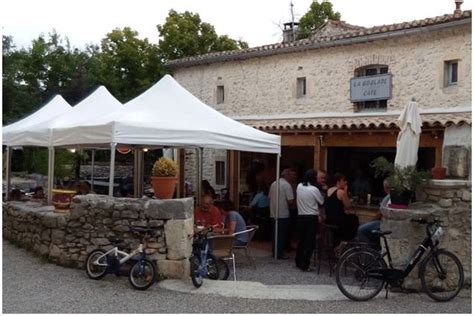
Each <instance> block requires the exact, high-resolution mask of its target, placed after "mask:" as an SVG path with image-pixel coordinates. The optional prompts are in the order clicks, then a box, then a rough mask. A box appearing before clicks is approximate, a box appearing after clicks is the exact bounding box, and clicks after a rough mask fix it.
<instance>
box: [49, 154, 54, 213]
mask: <svg viewBox="0 0 474 316" xmlns="http://www.w3.org/2000/svg"><path fill="white" fill-rule="evenodd" d="M54 154H55V151H54V147H48V205H51V204H53V187H54Z"/></svg>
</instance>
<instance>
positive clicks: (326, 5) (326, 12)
mask: <svg viewBox="0 0 474 316" xmlns="http://www.w3.org/2000/svg"><path fill="white" fill-rule="evenodd" d="M340 19H341V14H340V13H339V12H334V11H333V9H332V3H331V2H329V1H325V0H323V1H322V2H321V3H319V2H318V1H313V2H312V3H311V6H310V7H309V11H308V12H306V13H305V15H303V16H302V17H301V19H300V21H299V23H300V24H299V26H298V39H302V38H307V37H309V36H310V35H311V31H312V30H314V29H317V28H319V27H320V26H322V25H323V24H324V23H326V22H327V21H328V20H335V21H339V20H340Z"/></svg>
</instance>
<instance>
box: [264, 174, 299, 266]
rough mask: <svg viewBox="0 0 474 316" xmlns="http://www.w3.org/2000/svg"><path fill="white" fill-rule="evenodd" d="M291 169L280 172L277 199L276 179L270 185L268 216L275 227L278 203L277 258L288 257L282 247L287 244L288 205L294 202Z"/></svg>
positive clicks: (273, 247)
mask: <svg viewBox="0 0 474 316" xmlns="http://www.w3.org/2000/svg"><path fill="white" fill-rule="evenodd" d="M291 177H292V175H291V169H289V168H287V169H284V170H283V171H282V172H281V178H280V179H278V185H279V187H280V195H279V201H277V200H276V194H277V181H274V182H273V183H272V185H271V187H270V192H269V196H268V198H269V200H270V217H271V218H272V227H273V229H275V218H276V208H277V203H278V205H279V212H278V240H277V242H276V244H277V245H276V254H277V259H288V258H289V257H288V256H286V255H285V254H284V249H285V246H286V244H287V238H288V225H289V221H290V207H291V206H293V204H294V202H295V197H294V195H293V188H292V187H291V184H290V181H291ZM272 249H273V252H275V231H273V246H272ZM273 254H275V253H273Z"/></svg>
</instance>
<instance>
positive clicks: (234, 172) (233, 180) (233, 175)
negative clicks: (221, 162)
mask: <svg viewBox="0 0 474 316" xmlns="http://www.w3.org/2000/svg"><path fill="white" fill-rule="evenodd" d="M228 166H229V173H228V174H229V185H228V188H229V198H230V199H231V200H232V202H234V204H235V205H237V203H238V202H239V177H240V174H239V152H238V151H235V150H231V151H230V154H229V164H228Z"/></svg>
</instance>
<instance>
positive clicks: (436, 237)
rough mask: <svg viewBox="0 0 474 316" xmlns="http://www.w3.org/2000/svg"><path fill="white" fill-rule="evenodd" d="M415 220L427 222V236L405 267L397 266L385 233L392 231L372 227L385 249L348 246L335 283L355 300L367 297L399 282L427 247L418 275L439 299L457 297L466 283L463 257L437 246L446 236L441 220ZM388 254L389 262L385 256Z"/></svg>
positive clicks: (397, 284)
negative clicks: (461, 259)
mask: <svg viewBox="0 0 474 316" xmlns="http://www.w3.org/2000/svg"><path fill="white" fill-rule="evenodd" d="M412 222H416V223H418V224H423V225H426V238H425V239H424V240H423V242H422V243H421V244H420V245H419V246H418V249H417V250H416V252H415V253H414V254H413V255H412V256H411V257H410V258H409V261H408V264H407V265H406V267H405V268H404V269H403V270H401V269H395V268H393V266H392V257H391V255H390V249H389V247H388V243H387V239H386V237H385V235H389V234H391V231H384V232H382V231H373V233H377V234H378V235H379V236H380V237H381V238H383V240H384V246H385V252H378V251H375V250H373V248H369V247H355V248H352V249H349V250H347V251H346V252H345V253H344V254H343V255H342V256H341V257H340V259H339V260H338V262H337V267H336V272H335V274H336V283H337V286H338V288H339V290H341V292H342V293H343V294H344V295H345V296H347V297H348V298H350V299H351V300H354V301H366V300H369V299H371V298H373V297H375V296H376V295H377V294H378V293H379V292H380V291H381V290H382V288H383V287H384V285H385V290H386V294H385V298H387V296H388V285H396V286H399V285H401V284H402V282H403V279H404V278H405V277H406V276H408V274H409V273H410V272H411V271H412V270H413V268H414V267H415V266H416V264H417V263H418V262H419V261H420V260H421V258H422V257H423V254H424V253H425V252H426V251H428V255H427V256H425V258H424V259H423V261H422V262H421V263H420V267H419V274H418V276H419V278H421V285H422V287H423V290H424V291H425V292H426V294H428V296H429V297H431V298H432V299H434V300H436V301H449V300H451V299H453V298H454V297H456V295H457V294H458V293H459V291H460V290H461V289H462V287H463V285H464V270H463V267H462V265H461V261H459V259H458V258H457V257H456V255H454V254H453V253H451V252H449V251H447V250H445V249H440V248H438V245H439V241H440V240H441V237H442V236H443V229H442V228H441V226H440V225H439V223H440V222H441V221H439V220H436V219H434V220H425V219H413V220H412ZM384 257H387V260H388V266H387V263H386V262H385V260H384Z"/></svg>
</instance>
